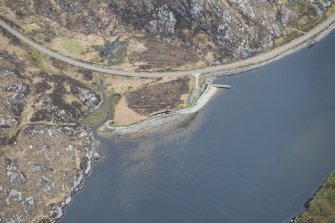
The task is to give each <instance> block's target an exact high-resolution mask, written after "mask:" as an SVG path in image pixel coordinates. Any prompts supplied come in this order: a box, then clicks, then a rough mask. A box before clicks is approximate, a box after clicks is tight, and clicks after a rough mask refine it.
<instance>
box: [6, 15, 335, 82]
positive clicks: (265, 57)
mask: <svg viewBox="0 0 335 223" xmlns="http://www.w3.org/2000/svg"><path fill="white" fill-rule="evenodd" d="M334 22H335V14H334V15H332V16H331V17H329V18H328V19H327V20H325V21H324V22H323V23H321V24H319V25H318V26H316V27H315V28H313V29H312V30H311V31H309V32H307V33H306V34H305V35H303V36H301V37H299V38H297V39H295V40H293V41H291V42H289V43H287V44H284V45H282V46H280V47H277V48H275V49H273V50H271V51H268V52H265V53H262V54H259V55H256V56H254V57H250V58H248V59H245V60H240V61H238V62H234V63H230V64H224V65H218V66H213V67H206V68H202V69H194V70H187V71H172V72H130V71H121V70H115V69H111V68H107V67H104V66H99V65H96V64H90V63H86V62H81V61H78V60H75V59H73V58H70V57H67V56H63V55H61V54H59V53H57V52H55V51H52V50H49V49H47V48H45V47H44V46H42V45H40V44H38V43H36V42H34V41H32V40H30V39H29V38H28V37H26V36H25V35H23V34H22V33H20V32H18V31H16V30H15V29H13V28H12V27H11V26H10V25H8V24H7V23H6V22H4V21H3V20H1V19H0V26H1V27H2V28H3V29H5V30H7V31H8V32H9V33H11V34H12V35H13V36H15V37H16V38H18V39H19V40H21V41H22V42H24V43H26V44H28V45H29V46H31V47H32V48H34V49H36V50H38V51H39V52H41V53H43V54H46V55H48V56H49V57H52V58H55V59H58V60H60V61H63V62H65V63H68V64H71V65H74V66H77V67H81V68H84V69H88V70H92V71H97V72H101V73H106V74H113V75H119V76H128V77H167V76H169V77H182V76H190V75H195V74H196V73H201V74H219V75H220V74H221V75H224V74H225V72H227V71H233V70H239V69H242V68H248V67H252V66H261V65H264V64H266V63H267V62H269V61H272V60H275V59H276V58H281V57H283V56H285V55H288V54H289V53H292V50H293V49H294V48H297V47H298V46H300V45H302V44H304V43H306V42H307V41H309V40H310V39H312V38H314V37H316V36H317V35H318V34H320V33H321V32H323V31H324V30H326V29H328V28H329V27H330V26H331V25H332V24H333V23H334Z"/></svg>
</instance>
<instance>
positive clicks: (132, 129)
mask: <svg viewBox="0 0 335 223" xmlns="http://www.w3.org/2000/svg"><path fill="white" fill-rule="evenodd" d="M334 29H335V24H334V23H333V24H331V25H330V26H329V27H328V28H327V29H325V30H323V31H321V32H320V33H318V34H317V36H314V37H311V39H308V40H307V41H305V42H303V43H302V44H300V45H297V46H296V47H295V48H292V49H290V50H288V51H286V52H284V53H282V54H279V55H278V56H276V57H274V58H272V59H269V60H266V61H263V62H261V63H259V64H254V65H250V66H247V67H241V68H233V69H232V70H227V71H222V72H221V71H218V72H217V73H211V74H213V75H214V76H231V75H237V74H240V73H243V72H247V71H250V70H253V69H257V68H260V67H262V66H265V65H267V64H269V63H272V62H275V61H277V60H279V59H281V58H284V57H286V56H288V55H290V54H292V53H295V52H297V51H299V50H300V49H303V48H305V47H308V46H310V45H313V44H315V43H316V42H318V41H320V40H321V39H322V38H324V37H325V36H326V35H327V34H329V33H330V32H331V31H333V30H334ZM212 89H215V88H214V87H213V88H212ZM215 90H216V89H215ZM214 94H215V91H214V92H212V91H210V92H206V91H204V93H203V94H202V95H201V97H200V98H199V100H198V101H197V103H196V104H195V105H194V106H192V107H190V108H187V109H182V110H179V111H175V112H166V113H161V114H157V115H155V116H153V117H151V118H149V119H146V120H144V121H141V122H139V123H136V124H134V125H131V126H128V127H114V128H112V127H111V128H108V127H106V128H107V129H109V130H114V131H116V133H117V134H133V133H136V132H138V131H142V130H143V129H144V128H146V127H148V126H149V127H150V126H153V125H156V124H158V125H159V121H162V120H163V121H164V120H165V119H166V118H168V117H173V116H174V117H176V116H181V115H190V114H194V113H196V112H198V111H199V110H201V109H202V108H203V107H204V106H205V105H206V104H207V103H208V101H209V100H210V99H211V98H212V97H213V96H214ZM105 125H108V123H105ZM118 132H119V133H118ZM93 138H94V137H93ZM93 147H96V146H94V145H93ZM93 158H94V157H92V154H91V155H90V161H92V160H93ZM86 172H87V173H86ZM82 174H83V175H81V176H80V177H79V178H80V179H78V180H79V183H78V184H76V185H77V186H76V187H74V191H76V192H78V190H79V191H80V188H82V186H83V184H84V179H85V178H86V176H87V175H88V174H89V171H87V170H85V173H82ZM75 182H76V181H75ZM73 195H74V194H71V195H69V197H68V198H67V199H66V200H65V201H64V202H62V204H61V206H60V208H61V209H63V208H64V207H65V206H67V205H69V204H70V202H71V199H72V197H73Z"/></svg>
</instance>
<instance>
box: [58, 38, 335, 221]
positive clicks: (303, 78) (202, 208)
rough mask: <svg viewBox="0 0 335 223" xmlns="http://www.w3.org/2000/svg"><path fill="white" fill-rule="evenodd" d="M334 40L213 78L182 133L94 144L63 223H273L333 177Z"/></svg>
mask: <svg viewBox="0 0 335 223" xmlns="http://www.w3.org/2000/svg"><path fill="white" fill-rule="evenodd" d="M334 58H335V32H333V33H332V34H330V35H329V36H328V37H326V38H325V39H323V40H322V41H321V42H319V43H317V44H315V45H314V46H313V47H312V48H307V49H303V50H301V51H299V52H298V53H295V54H293V55H290V56H288V57H286V58H284V59H282V60H280V61H277V62H275V63H273V64H270V65H267V66H265V67H263V68H261V69H257V70H254V71H251V72H247V73H245V74H242V75H238V76H234V77H229V78H227V77H226V78H220V79H218V80H217V83H225V84H230V85H232V89H231V90H225V91H223V90H220V91H218V93H217V94H216V96H215V97H214V98H213V99H212V100H211V102H210V103H209V104H208V105H206V107H205V108H204V109H203V110H202V111H201V112H199V114H198V116H197V117H196V118H195V120H193V121H192V123H190V124H189V125H188V126H186V127H184V128H182V129H177V130H174V131H171V132H170V133H165V134H164V135H162V134H161V135H156V136H154V137H148V138H141V139H106V138H99V140H100V141H101V146H100V150H101V151H102V153H103V154H104V158H103V160H102V161H100V162H98V163H96V165H95V167H94V170H93V173H92V175H91V176H90V177H89V178H87V180H86V188H85V190H84V191H83V192H82V193H80V194H78V195H77V196H75V197H74V201H73V203H72V204H71V206H70V207H68V208H67V209H66V214H65V217H64V218H63V219H62V221H61V222H63V223H76V222H78V223H79V222H80V223H91V222H98V223H107V222H108V223H171V222H174V223H197V222H199V223H203V222H206V223H218V222H224V223H280V222H283V221H285V220H287V219H289V218H290V217H292V216H294V215H296V214H297V213H299V212H300V211H302V210H303V205H304V203H305V202H306V200H307V199H308V198H309V197H310V196H311V195H312V194H313V193H314V191H315V190H316V189H317V187H318V186H319V185H320V184H321V183H322V181H323V180H324V179H325V177H327V176H328V175H329V174H330V172H331V171H332V170H334V169H335V137H334V133H335V61H334Z"/></svg>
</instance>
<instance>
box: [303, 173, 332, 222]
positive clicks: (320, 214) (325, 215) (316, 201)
mask: <svg viewBox="0 0 335 223" xmlns="http://www.w3.org/2000/svg"><path fill="white" fill-rule="evenodd" d="M297 222H298V223H334V222H335V172H334V173H332V174H331V175H330V176H329V178H328V179H327V180H326V181H325V182H324V183H323V185H322V186H321V188H320V190H319V191H318V192H317V193H316V194H315V196H314V197H313V199H312V200H311V201H310V202H309V203H308V204H307V208H306V211H305V212H304V213H303V214H301V216H299V218H298V221H297Z"/></svg>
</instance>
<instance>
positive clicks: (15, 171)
mask: <svg viewBox="0 0 335 223" xmlns="http://www.w3.org/2000/svg"><path fill="white" fill-rule="evenodd" d="M6 174H7V176H8V177H9V181H10V183H15V184H24V183H27V178H26V176H25V174H24V173H23V172H22V171H20V170H19V168H18V167H17V166H16V165H15V163H14V162H13V161H12V160H11V159H8V158H7V159H6Z"/></svg>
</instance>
